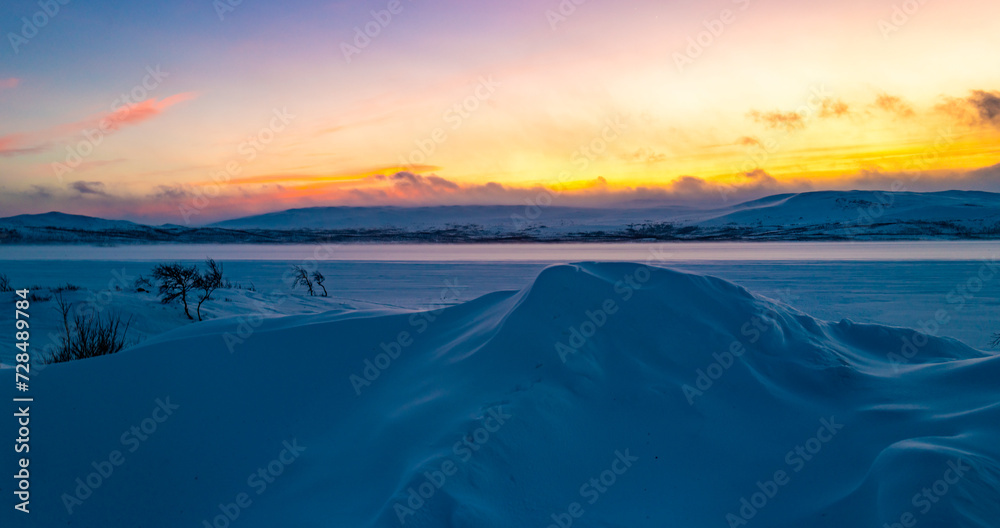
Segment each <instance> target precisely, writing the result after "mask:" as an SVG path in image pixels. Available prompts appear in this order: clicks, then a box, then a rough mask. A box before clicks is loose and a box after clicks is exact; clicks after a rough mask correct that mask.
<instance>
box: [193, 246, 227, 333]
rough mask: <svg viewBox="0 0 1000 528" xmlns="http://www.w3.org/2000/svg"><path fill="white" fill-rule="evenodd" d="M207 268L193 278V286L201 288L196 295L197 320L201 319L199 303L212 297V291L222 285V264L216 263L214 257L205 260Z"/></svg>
mask: <svg viewBox="0 0 1000 528" xmlns="http://www.w3.org/2000/svg"><path fill="white" fill-rule="evenodd" d="M205 267H206V268H207V269H206V270H205V272H204V273H201V274H199V275H197V276H196V277H195V279H194V285H195V288H198V289H199V290H201V293H200V294H199V295H198V307H197V308H196V309H195V311H196V312H197V313H198V320H199V321H201V305H202V303H204V302H205V301H207V300H208V299H210V298H211V297H212V292H214V291H215V290H217V289H218V288H219V287H220V286H222V264H217V263H216V262H215V260H214V259H208V260H206V261H205Z"/></svg>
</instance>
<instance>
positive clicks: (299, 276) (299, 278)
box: [292, 266, 316, 295]
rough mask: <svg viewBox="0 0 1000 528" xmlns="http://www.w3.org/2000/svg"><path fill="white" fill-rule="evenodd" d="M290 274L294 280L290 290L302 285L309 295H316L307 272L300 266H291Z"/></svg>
mask: <svg viewBox="0 0 1000 528" xmlns="http://www.w3.org/2000/svg"><path fill="white" fill-rule="evenodd" d="M292 273H293V277H294V280H293V281H292V288H294V287H296V286H299V285H302V286H305V287H306V289H307V290H309V295H316V290H314V289H313V282H312V279H310V278H309V272H308V271H306V269H305V268H303V267H302V266H292Z"/></svg>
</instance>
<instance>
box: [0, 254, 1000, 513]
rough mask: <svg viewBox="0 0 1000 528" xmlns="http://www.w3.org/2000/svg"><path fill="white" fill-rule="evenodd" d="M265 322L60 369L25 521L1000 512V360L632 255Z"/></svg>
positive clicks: (219, 325) (191, 328)
mask: <svg viewBox="0 0 1000 528" xmlns="http://www.w3.org/2000/svg"><path fill="white" fill-rule="evenodd" d="M4 264H5V265H6V264H9V263H4ZM248 265H259V263H251V264H248ZM411 265H412V264H411ZM770 266H771V267H772V268H773V267H774V266H773V265H770ZM873 266H874V265H873ZM227 269H229V268H227ZM238 271H243V270H238V269H233V270H232V271H231V273H233V274H235V273H237V272H238ZM535 271H536V272H537V269H536V270H535ZM801 271H802V270H800V272H801ZM896 271H897V272H898V273H899V275H900V277H903V276H906V274H907V273H911V274H919V276H920V277H928V276H929V274H928V273H924V272H918V271H917V269H916V268H914V269H911V270H908V271H906V270H904V271H899V270H898V269H897V270H896ZM938 271H941V270H938ZM480 274H481V276H482V277H483V278H487V279H489V280H491V281H492V280H496V279H495V278H493V277H490V275H491V274H490V271H489V268H488V267H484V268H480ZM328 275H333V273H328ZM413 275H414V276H416V275H420V272H419V271H418V272H413ZM445 275H446V274H445ZM815 275H817V276H819V275H821V274H815ZM956 278H960V277H955V276H951V277H949V279H948V281H946V282H953V281H955V280H956ZM786 279H788V276H787V275H786ZM411 280H415V279H412V278H411ZM793 282H794V281H793ZM404 283H405V281H404ZM842 283H843V281H842ZM898 285H899V283H897V286H898ZM392 286H393V283H391V282H388V283H384V284H382V288H383V289H391V288H392ZM435 288H437V286H435ZM993 288H994V291H995V287H993ZM437 289H439V290H440V288H437ZM425 291H426V290H425ZM442 293H444V292H442ZM466 294H468V295H469V296H472V295H474V292H472V291H470V290H469V289H467V290H465V291H464V292H463V293H461V294H458V295H459V297H463V296H464V295H466ZM849 295H850V294H849V293H848V294H846V295H843V294H842V295H841V296H842V297H844V298H846V297H848V296H849ZM441 297H443V298H444V299H441V298H438V299H437V300H439V301H440V300H447V298H448V297H447V295H441ZM434 300H435V299H434V298H432V302H433V301H434ZM459 300H464V298H461V299H459ZM800 301H801V299H800V300H799V302H800ZM329 302H331V303H334V302H338V301H329ZM790 302H792V303H793V304H794V303H795V302H797V301H795V300H794V298H793V299H792V300H791V301H790ZM966 309H968V308H966ZM244 322H245V323H246V325H247V326H246V328H245V330H246V332H243V333H240V330H239V324H240V323H238V321H237V320H236V319H235V318H232V317H230V318H218V319H214V320H211V321H208V322H204V323H200V324H193V325H185V326H184V327H183V328H179V329H176V330H173V331H169V332H166V333H162V334H159V335H157V336H153V337H150V338H149V339H147V340H146V341H144V342H143V343H141V344H140V345H138V346H136V347H134V348H132V349H130V350H127V351H125V352H122V353H120V354H117V355H115V356H109V357H103V358H96V359H92V360H86V361H78V362H73V363H68V364H61V365H56V366H50V367H48V368H46V369H45V370H43V371H42V372H40V373H38V374H37V375H36V377H35V378H34V379H33V387H32V394H33V396H34V397H35V401H34V402H33V403H32V405H31V417H32V421H31V424H32V431H31V432H32V446H31V447H32V451H31V456H32V458H31V465H30V468H31V475H32V502H31V509H32V513H31V514H30V515H23V514H20V513H19V512H15V513H16V515H13V514H10V513H8V512H11V511H12V509H11V506H7V507H6V508H5V513H4V518H5V519H8V518H9V519H10V522H8V521H6V520H5V521H4V526H8V525H10V526H95V527H97V526H100V527H105V526H114V527H118V526H142V527H178V526H192V527H204V526H216V527H228V526H233V527H239V526H247V527H274V526H323V527H327V526H352V527H366V526H378V527H395V526H419V527H459V528H465V527H477V528H478V527H484V528H492V527H510V526H540V527H547V526H559V527H563V528H565V527H568V526H586V527H612V526H613V527H626V526H627V527H638V526H651V527H652V526H656V527H660V526H744V525H750V526H768V527H801V526H829V527H843V526H873V527H874V526H882V525H883V524H884V523H885V524H888V525H890V526H895V523H898V524H900V525H911V526H912V525H914V524H913V523H916V525H919V526H958V527H990V526H998V521H1000V500H998V499H1000V442H998V439H1000V406H998V404H997V401H998V396H1000V393H998V389H997V384H996V379H997V377H998V376H1000V357H997V356H995V355H993V354H991V353H989V352H986V351H983V350H977V349H974V348H970V347H968V346H966V345H964V344H962V343H961V342H958V341H956V340H951V339H942V338H937V337H927V336H922V335H920V334H917V333H915V332H914V331H913V330H907V329H902V328H891V327H885V326H878V325H867V324H857V323H852V322H848V321H842V322H838V323H826V322H822V321H819V320H817V319H814V318H813V317H810V316H809V315H806V314H804V313H802V312H799V311H797V310H795V309H794V308H791V307H789V306H787V305H786V304H783V303H779V302H774V301H772V300H769V299H766V298H763V297H760V296H757V295H755V294H752V293H750V292H748V291H747V290H744V289H742V288H740V287H738V286H736V285H734V284H732V283H729V282H726V281H724V280H721V279H714V278H710V277H705V276H701V275H694V274H687V273H682V272H678V271H672V270H668V269H664V268H659V267H648V266H645V265H643V264H637V263H627V262H620V263H583V264H576V265H556V266H552V267H547V268H545V269H543V270H542V271H541V272H539V273H537V276H535V277H534V278H533V279H531V280H530V281H529V284H527V286H526V287H525V288H523V289H521V290H519V291H501V292H495V293H490V294H487V295H485V296H482V297H479V298H477V299H473V300H470V301H467V302H461V303H459V304H454V305H452V306H449V307H447V308H444V309H441V310H435V311H432V312H426V311H425V312H414V311H412V310H405V309H401V308H391V307H379V306H368V307H360V309H357V310H338V311H332V312H327V313H317V314H312V315H294V316H287V317H263V318H256V319H254V320H252V321H251V320H249V319H247V320H245V321H244ZM226 335H230V336H233V335H237V336H239V339H238V340H237V341H231V343H232V344H233V346H232V347H227V345H226V340H225V336H226ZM907 343H911V344H912V348H908V347H907ZM10 458H11V457H5V458H4V462H5V465H4V467H3V468H2V470H3V471H9V472H10V473H9V474H13V473H14V472H15V471H16V469H15V468H14V467H13V466H10V465H9V462H8V461H9V460H10ZM78 479H79V480H78ZM5 480H6V482H0V491H2V492H3V495H6V496H7V497H8V500H11V499H10V496H11V493H10V486H11V484H10V483H11V482H12V480H10V479H5Z"/></svg>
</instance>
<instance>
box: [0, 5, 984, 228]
mask: <svg viewBox="0 0 1000 528" xmlns="http://www.w3.org/2000/svg"><path fill="white" fill-rule="evenodd" d="M231 2H232V4H235V5H231V3H230V2H228V1H227V0H218V1H215V2H213V1H212V0H178V1H158V2H156V1H154V2H114V3H112V2H108V1H92V2H84V1H81V0H71V1H69V2H68V3H67V4H66V5H62V4H60V3H59V2H57V1H56V0H52V4H53V5H55V6H58V12H56V13H55V14H54V15H51V16H50V15H48V14H45V13H44V12H43V11H41V8H40V7H39V3H38V2H37V1H36V0H10V1H6V2H4V3H3V5H2V7H0V31H2V33H3V36H4V38H3V41H2V42H0V216H10V215H14V214H20V213H40V212H46V211H50V210H60V211H64V212H72V213H78V214H89V215H95V216H103V217H109V218H127V219H133V220H143V221H155V222H170V223H178V224H184V223H192V224H199V223H204V222H209V221H213V220H218V219H224V218H232V217H236V216H241V215H245V214H250V213H257V212H265V211H274V210H280V209H286V208H291V207H306V206H315V205H427V204H495V203H504V204H520V203H524V201H525V200H526V199H527V200H530V199H531V197H532V196H535V195H537V194H538V192H539V191H540V190H541V188H543V187H544V188H547V189H550V190H552V191H556V193H555V194H556V197H557V203H559V204H562V205H594V206H598V205H609V206H621V205H622V204H628V205H634V204H637V203H659V202H664V203H667V202H669V203H697V204H705V203H719V204H721V203H733V201H736V200H742V199H748V198H756V197H759V196H763V195H767V194H773V193H777V192H790V191H803V190H817V189H847V188H869V189H889V188H891V187H892V186H893V185H895V186H896V188H897V189H905V190H941V189H951V188H956V189H982V190H998V191H1000V167H998V166H997V164H998V163H1000V61H998V60H997V58H996V50H998V49H1000V31H997V28H998V24H997V20H998V19H1000V3H998V2H996V1H995V0H949V1H947V2H945V1H943V0H925V1H923V2H921V1H919V0H910V1H909V2H903V1H900V0H887V1H872V0H844V1H838V2H814V1H806V0H796V1H792V0H738V1H733V0H709V1H704V0H702V1H695V0H684V1H677V0H658V1H635V0H623V1H615V2H611V1H608V0H586V1H581V0H576V2H579V4H577V3H576V2H574V1H573V0H563V1H562V2H560V1H559V0H533V1H527V0H506V1H503V2H501V1H465V2H459V1H420V0H416V1H411V0H397V1H389V0H376V1H363V2H362V1H354V2H334V1H326V2H321V1H302V0H293V1H286V2H265V1H263V0H242V1H240V0H231ZM50 9H51V10H54V8H50ZM373 11H374V13H373ZM22 17H24V18H23V19H22ZM33 18H34V20H35V22H31V21H32V19H33ZM26 21H27V22H28V23H27V24H26ZM36 22H44V25H41V26H40V27H36V26H35V23H36ZM366 30H367V33H368V34H365V31H366ZM372 35H374V36H372ZM699 40H700V43H699Z"/></svg>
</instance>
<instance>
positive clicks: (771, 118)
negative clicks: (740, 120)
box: [747, 110, 806, 132]
mask: <svg viewBox="0 0 1000 528" xmlns="http://www.w3.org/2000/svg"><path fill="white" fill-rule="evenodd" d="M747 115H748V116H750V119H753V120H754V122H756V123H761V124H763V125H764V126H766V127H768V128H783V129H785V130H787V131H789V132H791V131H792V130H798V129H802V128H805V126H806V123H805V120H804V119H803V118H802V114H800V113H798V112H777V111H776V112H759V111H757V110H753V111H751V112H750V113H749V114H747Z"/></svg>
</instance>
